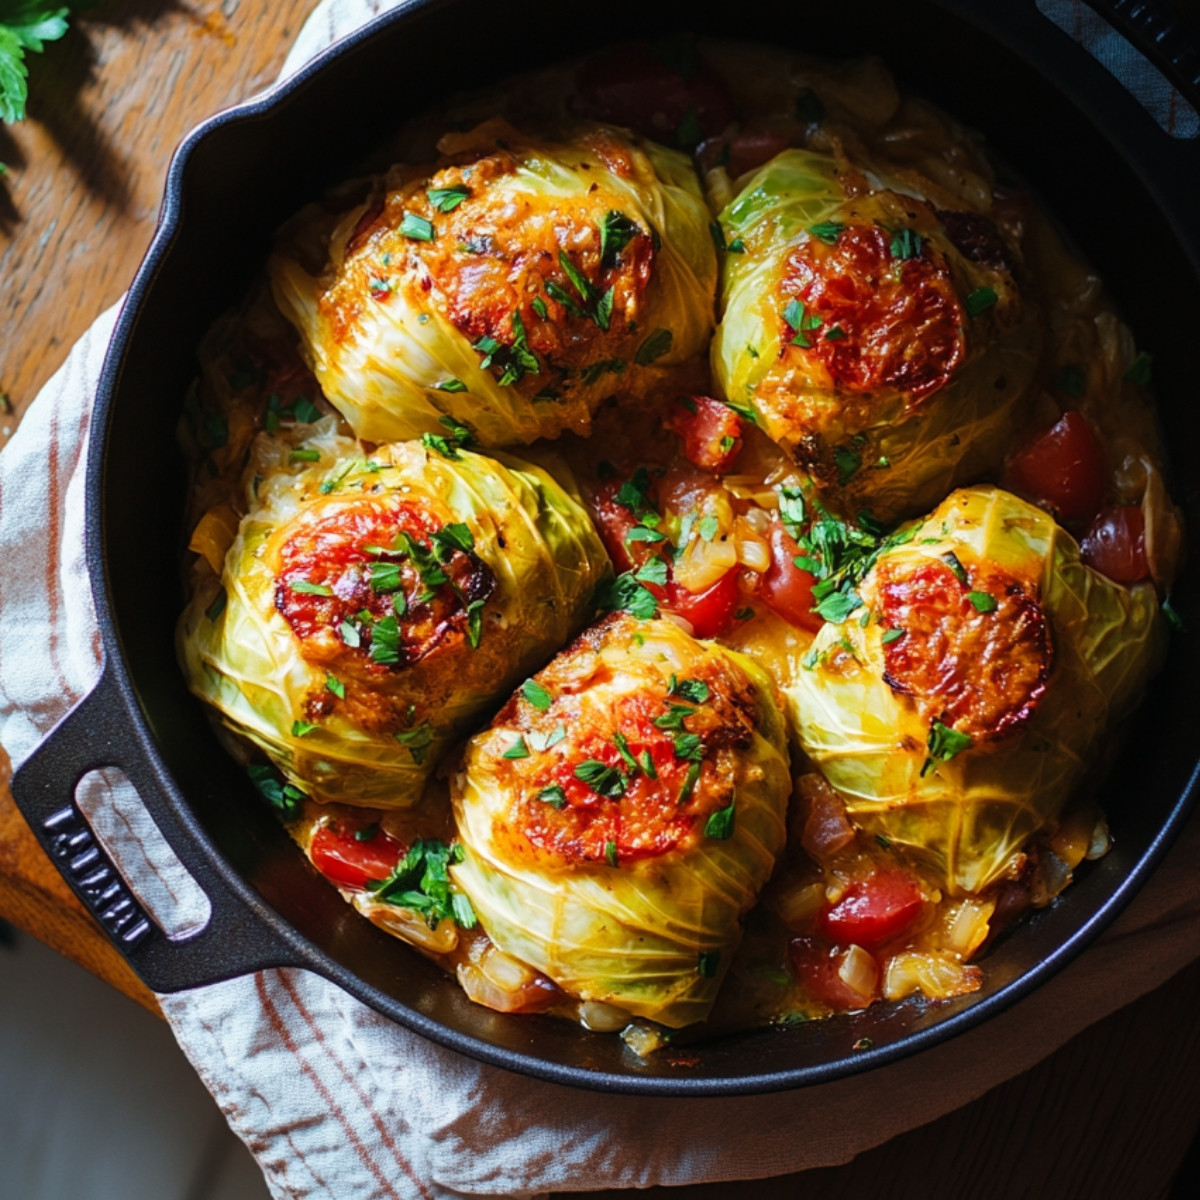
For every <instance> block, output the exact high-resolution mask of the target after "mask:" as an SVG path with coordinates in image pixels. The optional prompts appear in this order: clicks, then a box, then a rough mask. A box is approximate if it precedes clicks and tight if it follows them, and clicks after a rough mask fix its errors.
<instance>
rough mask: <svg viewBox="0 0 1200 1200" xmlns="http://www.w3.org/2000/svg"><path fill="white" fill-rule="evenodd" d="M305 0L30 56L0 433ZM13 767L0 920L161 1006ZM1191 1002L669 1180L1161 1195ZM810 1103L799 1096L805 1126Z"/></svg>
mask: <svg viewBox="0 0 1200 1200" xmlns="http://www.w3.org/2000/svg"><path fill="white" fill-rule="evenodd" d="M314 3H315V0H224V3H223V4H220V5H219V6H218V5H216V4H214V3H211V2H210V0H191V3H188V2H186V0H107V2H106V3H104V4H102V5H101V6H100V7H99V8H97V9H96V10H94V11H92V12H91V13H89V14H86V15H85V16H83V17H77V18H75V19H74V20H73V23H72V29H71V32H70V33H69V34H68V35H67V37H66V39H65V40H64V41H63V42H62V43H59V44H57V45H55V46H52V47H51V49H50V53H49V54H48V55H46V56H45V57H44V58H41V59H38V60H37V61H35V62H34V64H33V72H32V74H33V78H32V80H31V82H30V100H29V120H27V121H26V122H24V123H22V124H20V125H17V126H13V127H4V126H0V162H5V163H7V164H8V165H9V172H8V174H7V175H5V176H0V281H2V287H0V329H2V330H3V337H2V338H0V395H4V396H6V397H7V402H5V403H3V404H0V407H2V408H4V409H5V411H4V412H3V413H0V445H3V444H4V442H5V441H7V439H8V437H9V436H10V435H11V433H12V430H13V429H15V427H16V424H17V422H18V421H19V420H20V417H21V414H22V413H23V412H24V411H25V409H26V408H27V407H28V405H29V403H30V401H32V399H33V398H34V396H35V395H36V394H37V391H38V389H39V388H40V387H41V385H42V384H43V383H45V381H46V380H47V379H48V378H49V377H50V375H51V374H52V373H53V372H54V371H55V370H56V369H57V368H58V367H59V366H60V365H61V363H62V361H63V359H64V358H65V356H66V353H67V351H68V349H69V348H70V346H71V345H72V343H73V342H74V341H75V340H76V338H78V337H79V335H80V334H81V333H83V331H84V330H85V329H86V328H87V326H88V325H89V324H90V323H91V322H92V321H93V320H94V318H95V317H96V316H97V314H99V313H100V312H101V311H103V310H104V309H105V308H107V307H108V306H109V305H110V304H112V303H113V302H114V301H115V300H116V299H117V298H118V297H119V296H120V295H121V293H122V292H123V291H124V289H125V288H126V286H127V285H128V283H129V281H130V279H131V278H132V276H133V273H134V271H135V270H136V268H137V265H138V263H139V261H140V260H141V257H142V254H143V252H144V251H145V248H146V246H147V245H148V243H149V240H150V236H151V234H152V233H153V230H154V223H155V218H156V214H157V211H158V204H159V199H160V195H161V189H162V184H163V179H164V177H165V172H166V167H167V162H168V160H169V157H170V153H171V150H172V149H173V147H174V146H175V145H176V143H177V142H178V141H179V139H180V138H181V137H182V135H183V134H184V133H185V132H186V130H187V129H188V128H190V127H191V126H192V125H193V124H195V123H196V122H197V121H199V120H200V119H202V118H203V117H206V116H208V115H209V114H211V113H212V112H214V111H215V110H217V109H218V108H221V107H222V106H224V105H227V104H230V103H233V102H235V101H237V100H239V99H242V98H244V97H246V96H248V95H250V94H251V93H253V92H255V91H257V90H258V89H259V88H261V87H262V86H263V85H264V84H266V83H268V82H269V81H270V80H271V79H272V78H273V77H274V75H275V73H276V72H277V71H278V69H279V65H280V64H281V62H282V61H283V57H284V55H285V53H286V49H287V47H288V46H289V45H290V44H291V43H292V41H293V39H294V37H295V34H296V32H297V31H298V29H299V27H300V25H301V24H302V22H303V21H304V18H305V17H306V16H307V15H308V12H309V11H310V10H311V8H312V7H313V5H314ZM1188 7H1189V8H1192V5H1190V4H1189V5H1188ZM0 759H3V753H2V752H0ZM7 778H8V773H7V762H6V761H0V917H4V918H7V919H8V920H10V921H12V922H13V923H14V924H16V925H18V926H20V927H21V928H22V929H25V930H27V931H28V932H30V933H32V934H33V935H34V936H36V937H38V938H40V939H41V940H42V941H44V942H46V943H47V944H49V945H50V946H52V947H54V948H55V949H56V950H58V951H60V952H61V953H63V954H65V955H67V956H68V957H70V958H72V959H74V960H75V961H76V962H78V963H80V964H81V965H83V966H84V967H86V968H87V969H88V970H90V971H92V972H94V973H95V974H97V975H99V976H101V977H102V978H104V979H106V980H107V981H109V982H110V983H111V984H113V986H115V987H117V988H119V989H120V990H121V991H123V992H124V993H126V994H127V995H129V996H131V997H133V998H134V999H136V1000H137V1001H139V1002H140V1003H142V1004H144V1005H145V1006H146V1007H147V1008H150V1009H151V1010H153V1011H157V1009H156V1005H155V1002H154V997H153V996H152V995H151V994H150V993H149V992H148V991H147V990H146V989H145V987H144V986H143V985H142V984H141V983H140V982H139V981H138V980H137V978H136V977H135V976H134V975H133V974H132V972H131V971H130V970H129V968H128V967H127V966H126V965H125V964H124V961H123V960H122V959H121V958H120V956H119V955H118V954H117V953H116V952H115V951H114V950H113V949H112V948H111V946H110V944H109V942H108V939H107V937H106V936H105V935H104V934H102V933H101V931H100V930H99V928H98V927H97V926H96V925H95V924H94V922H93V921H92V919H91V917H90V916H89V915H88V914H87V913H86V912H85V910H84V909H83V908H82V906H81V905H79V903H78V902H77V901H76V900H75V898H74V896H73V895H72V894H71V892H70V891H69V890H68V888H67V887H66V885H65V884H64V883H63V881H62V879H61V878H60V876H59V875H58V873H57V871H56V870H55V869H54V868H53V867H52V866H51V865H50V863H49V861H48V860H47V859H46V858H45V857H44V856H43V854H42V853H41V850H40V848H39V847H38V845H37V843H36V842H35V841H34V839H33V836H32V834H30V832H29V831H28V829H27V828H26V826H25V824H24V822H23V820H22V818H21V816H20V815H19V814H18V812H17V811H16V809H15V807H14V806H13V803H12V799H11V797H10V795H9V794H8V789H7ZM1198 1012H1200V964H1197V965H1196V966H1193V967H1191V968H1189V969H1188V970H1186V971H1184V972H1182V973H1181V974H1180V975H1179V976H1177V977H1176V978H1175V979H1174V980H1172V981H1170V982H1169V983H1168V984H1166V985H1164V986H1163V987H1162V988H1160V989H1159V990H1158V991H1157V992H1154V993H1152V994H1151V995H1149V996H1146V997H1144V998H1143V999H1142V1000H1140V1001H1138V1002H1137V1003H1135V1004H1133V1005H1130V1006H1129V1007H1128V1008H1126V1009H1124V1010H1122V1011H1121V1012H1119V1013H1116V1014H1114V1015H1113V1016H1112V1017H1110V1018H1108V1019H1107V1020H1105V1021H1102V1022H1100V1023H1099V1024H1098V1025H1096V1026H1094V1027H1092V1028H1091V1029H1089V1030H1087V1031H1085V1032H1084V1033H1082V1034H1080V1035H1079V1036H1078V1037H1077V1038H1075V1039H1074V1041H1072V1042H1070V1043H1068V1045H1066V1046H1064V1047H1063V1048H1062V1049H1061V1050H1059V1051H1058V1052H1057V1053H1056V1054H1054V1055H1052V1056H1051V1057H1050V1058H1049V1059H1047V1060H1045V1061H1044V1062H1042V1063H1041V1064H1039V1065H1038V1066H1037V1067H1035V1068H1034V1069H1032V1070H1031V1071H1028V1072H1027V1073H1026V1074H1025V1075H1022V1076H1020V1077H1018V1078H1017V1079H1014V1080H1012V1081H1010V1082H1009V1083H1007V1084H1004V1085H1002V1086H1000V1087H998V1088H996V1089H994V1090H993V1091H992V1092H990V1093H988V1094H987V1095H986V1096H984V1097H982V1098H981V1099H979V1100H977V1101H976V1102H975V1103H973V1104H971V1105H968V1106H967V1107H965V1108H963V1109H960V1110H959V1111H958V1112H956V1113H953V1114H951V1115H949V1116H947V1117H944V1118H942V1119H941V1120H939V1121H936V1122H934V1123H932V1124H930V1125H927V1126H924V1127H923V1128H921V1129H917V1130H914V1131H912V1132H911V1133H908V1134H905V1135H903V1136H901V1137H898V1138H895V1139H893V1140H892V1141H890V1142H887V1143H885V1144H884V1145H883V1146H880V1147H878V1148H877V1149H875V1150H872V1151H870V1152H868V1153H866V1154H863V1155H860V1156H859V1157H858V1158H857V1159H855V1160H854V1162H852V1163H850V1164H847V1165H846V1166H843V1167H835V1168H828V1169H824V1170H820V1171H810V1172H806V1173H805V1174H803V1175H801V1176H792V1177H788V1178H787V1179H782V1180H777V1181H772V1182H770V1183H764V1182H761V1181H760V1182H757V1183H748V1184H719V1185H718V1184H713V1185H705V1186H699V1187H693V1188H682V1189H679V1188H675V1189H671V1192H670V1195H671V1196H672V1197H676V1198H677V1200H701V1198H704V1200H732V1198H733V1197H739V1198H740V1197H751V1196H753V1197H762V1196H799V1195H814V1196H816V1195H820V1196H822V1197H825V1198H829V1200H833V1198H835V1197H843V1196H844V1197H855V1198H856V1200H861V1198H862V1197H864V1196H868V1197H874V1196H878V1197H884V1196H886V1197H889V1198H893V1197H894V1198H897V1200H899V1198H901V1197H904V1198H908V1197H912V1198H913V1200H938V1198H940V1197H946V1198H947V1200H951V1198H959V1197H971V1198H972V1200H974V1198H980V1200H982V1198H985V1197H986V1198H992V1197H995V1198H997V1200H1000V1198H1009V1197H1014V1198H1015V1197H1019V1196H1020V1197H1024V1196H1033V1197H1041V1196H1046V1197H1055V1198H1060V1197H1061V1198H1066V1197H1075V1196H1079V1197H1083V1196H1087V1197H1092V1198H1094V1197H1109V1196H1112V1197H1118V1196H1119V1197H1122V1198H1132V1200H1137V1198H1140V1197H1147V1198H1150V1197H1161V1196H1166V1195H1167V1194H1168V1192H1169V1189H1170V1185H1171V1180H1172V1179H1173V1178H1174V1176H1175V1174H1176V1172H1177V1169H1178V1167H1179V1164H1180V1162H1181V1161H1182V1159H1183V1157H1184V1155H1185V1153H1186V1151H1187V1149H1188V1146H1189V1144H1190V1143H1191V1142H1192V1139H1193V1137H1194V1136H1195V1134H1196V1131H1197V1128H1198V1126H1200V1023H1198V1022H1197V1020H1196V1014H1197V1013H1198ZM803 1106H804V1096H803V1093H800V1094H798V1095H797V1114H798V1119H797V1130H798V1133H797V1136H802V1130H803ZM596 1195H599V1193H596Z"/></svg>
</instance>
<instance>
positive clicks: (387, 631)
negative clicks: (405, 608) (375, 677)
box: [371, 617, 400, 666]
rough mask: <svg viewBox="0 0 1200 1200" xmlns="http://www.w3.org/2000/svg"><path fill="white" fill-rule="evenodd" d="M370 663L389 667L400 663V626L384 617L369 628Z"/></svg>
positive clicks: (390, 618) (393, 619)
mask: <svg viewBox="0 0 1200 1200" xmlns="http://www.w3.org/2000/svg"><path fill="white" fill-rule="evenodd" d="M371 661H372V662H377V663H382V664H383V665H385V666H391V665H393V664H394V663H398V662H399V661H400V624H399V622H398V621H397V620H396V618H395V617H384V618H383V619H382V620H379V621H376V622H375V624H374V625H372V626H371Z"/></svg>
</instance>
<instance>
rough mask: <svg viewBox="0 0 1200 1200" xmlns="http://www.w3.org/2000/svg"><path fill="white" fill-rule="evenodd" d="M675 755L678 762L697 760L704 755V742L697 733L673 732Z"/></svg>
mask: <svg viewBox="0 0 1200 1200" xmlns="http://www.w3.org/2000/svg"><path fill="white" fill-rule="evenodd" d="M673 741H674V743H675V757H676V758H677V759H679V761H680V762H699V761H700V760H701V759H702V758H703V757H704V743H703V742H702V741H701V740H700V735H699V734H698V733H686V732H682V733H675V734H674V735H673Z"/></svg>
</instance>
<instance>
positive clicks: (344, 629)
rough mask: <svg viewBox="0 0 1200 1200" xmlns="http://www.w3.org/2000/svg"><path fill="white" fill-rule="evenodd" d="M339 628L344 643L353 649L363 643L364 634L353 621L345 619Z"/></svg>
mask: <svg viewBox="0 0 1200 1200" xmlns="http://www.w3.org/2000/svg"><path fill="white" fill-rule="evenodd" d="M339 630H340V632H341V635H342V642H343V644H344V645H347V646H349V647H350V649H351V650H357V649H358V647H359V646H361V645H362V634H361V633H360V632H359V629H358V626H357V625H355V624H354V622H353V621H343V622H342V623H341V626H340V627H339Z"/></svg>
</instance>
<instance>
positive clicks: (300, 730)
mask: <svg viewBox="0 0 1200 1200" xmlns="http://www.w3.org/2000/svg"><path fill="white" fill-rule="evenodd" d="M316 728H317V726H316V725H313V724H311V723H310V722H308V721H293V722H292V737H297V738H302V737H308V735H309V734H310V733H312V731H313V730H314V729H316Z"/></svg>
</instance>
